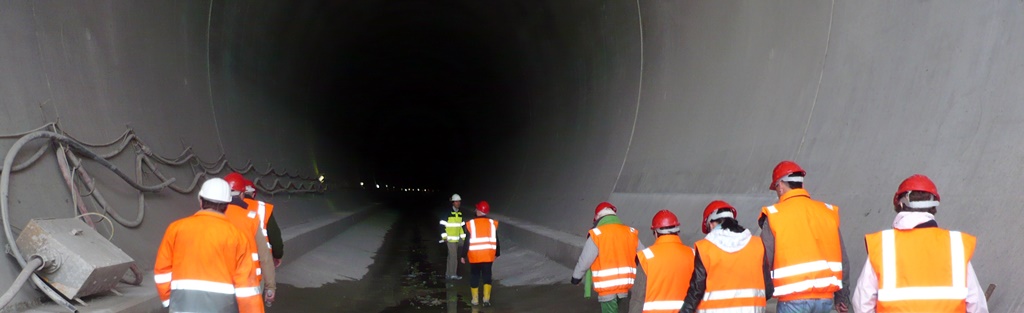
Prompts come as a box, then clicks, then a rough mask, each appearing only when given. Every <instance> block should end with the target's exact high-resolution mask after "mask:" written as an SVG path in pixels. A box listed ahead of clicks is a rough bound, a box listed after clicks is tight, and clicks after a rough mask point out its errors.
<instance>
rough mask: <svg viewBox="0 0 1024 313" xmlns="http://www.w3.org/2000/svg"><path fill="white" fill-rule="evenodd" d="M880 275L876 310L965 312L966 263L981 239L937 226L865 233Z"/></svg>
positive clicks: (872, 264)
mask: <svg viewBox="0 0 1024 313" xmlns="http://www.w3.org/2000/svg"><path fill="white" fill-rule="evenodd" d="M864 239H865V240H864V241H865V243H866V244H867V248H868V260H869V261H870V262H871V267H873V268H874V269H875V276H876V277H877V278H878V286H879V287H878V302H877V303H876V304H875V309H876V311H877V312H966V311H967V300H966V299H967V264H968V263H969V262H971V257H972V256H973V255H974V247H975V244H976V243H977V239H976V238H974V236H971V235H968V234H964V233H961V232H958V231H948V230H945V229H941V228H938V227H927V228H918V229H908V230H892V229H890V230H884V231H881V232H877V233H874V234H869V235H867V236H865V237H864Z"/></svg>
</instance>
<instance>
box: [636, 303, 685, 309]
mask: <svg viewBox="0 0 1024 313" xmlns="http://www.w3.org/2000/svg"><path fill="white" fill-rule="evenodd" d="M682 308H683V301H651V302H644V311H654V310H672V311H679V309H682Z"/></svg>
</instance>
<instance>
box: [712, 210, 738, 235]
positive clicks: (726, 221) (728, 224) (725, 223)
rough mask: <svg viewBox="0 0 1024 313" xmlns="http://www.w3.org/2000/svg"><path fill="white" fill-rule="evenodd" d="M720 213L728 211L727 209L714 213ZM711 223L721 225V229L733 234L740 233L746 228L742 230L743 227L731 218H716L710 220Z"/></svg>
mask: <svg viewBox="0 0 1024 313" xmlns="http://www.w3.org/2000/svg"><path fill="white" fill-rule="evenodd" d="M722 211H729V209H718V211H715V213H716V214H717V213H720V212H722ZM711 222H712V223H718V225H721V226H722V228H724V229H726V230H728V231H731V232H734V233H742V232H743V231H744V230H747V229H746V228H743V226H741V225H740V222H739V221H737V220H736V219H735V218H731V217H723V218H717V219H713V220H711Z"/></svg>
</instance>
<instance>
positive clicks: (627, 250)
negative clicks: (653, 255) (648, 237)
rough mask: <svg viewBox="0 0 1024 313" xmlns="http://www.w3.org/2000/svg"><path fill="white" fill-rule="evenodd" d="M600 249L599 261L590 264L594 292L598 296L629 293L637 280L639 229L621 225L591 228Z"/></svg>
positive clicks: (593, 238)
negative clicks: (637, 230)
mask: <svg viewBox="0 0 1024 313" xmlns="http://www.w3.org/2000/svg"><path fill="white" fill-rule="evenodd" d="M590 239H591V240H592V241H594V245H596V246H597V259H595V260H594V263H593V264H591V265H590V271H591V272H593V277H594V291H597V294H598V295H599V296H606V295H614V294H618V293H626V292H629V288H631V287H633V281H634V280H636V262H635V261H634V260H636V248H637V243H638V242H639V237H638V234H637V232H636V229H633V228H632V227H629V226H626V225H622V224H605V225H601V226H598V227H597V228H592V229H590Z"/></svg>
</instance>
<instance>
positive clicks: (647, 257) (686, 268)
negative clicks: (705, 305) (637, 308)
mask: <svg viewBox="0 0 1024 313" xmlns="http://www.w3.org/2000/svg"><path fill="white" fill-rule="evenodd" d="M636 258H637V260H640V266H641V267H642V268H643V269H644V273H646V274H647V289H646V290H647V292H646V294H645V297H644V310H643V311H644V312H645V313H676V312H679V309H680V308H682V307H683V300H685V299H686V292H688V291H689V290H690V276H693V249H691V248H690V247H687V246H686V245H684V244H683V242H682V240H680V239H679V236H678V235H661V236H659V237H658V239H655V240H654V244H653V245H651V246H650V247H648V248H647V249H644V250H643V251H640V252H638V253H637V254H636Z"/></svg>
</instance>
